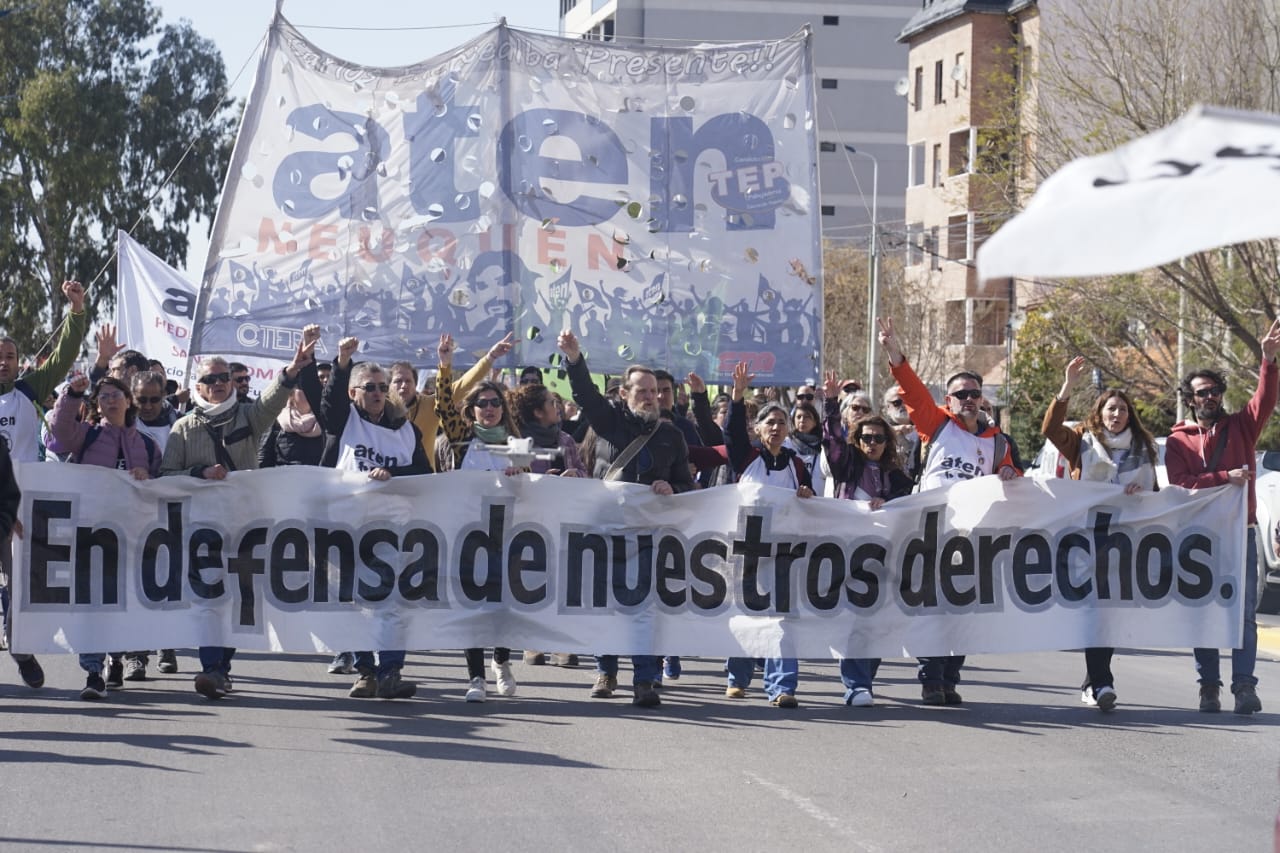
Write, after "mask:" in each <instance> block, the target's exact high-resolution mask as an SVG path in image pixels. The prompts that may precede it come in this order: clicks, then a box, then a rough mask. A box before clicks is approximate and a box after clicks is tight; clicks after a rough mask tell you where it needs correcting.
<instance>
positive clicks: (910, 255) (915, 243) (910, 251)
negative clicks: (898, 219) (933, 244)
mask: <svg viewBox="0 0 1280 853" xmlns="http://www.w3.org/2000/svg"><path fill="white" fill-rule="evenodd" d="M923 239H924V223H923V222H908V223H907V266H909V267H914V266H918V265H919V264H922V263H924V252H923V250H922V249H923V247H922V245H921V243H922V241H923Z"/></svg>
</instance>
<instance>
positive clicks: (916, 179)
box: [907, 142, 924, 187]
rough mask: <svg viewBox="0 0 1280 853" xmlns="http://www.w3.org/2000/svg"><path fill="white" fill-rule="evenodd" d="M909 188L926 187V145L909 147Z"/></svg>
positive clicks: (919, 143)
mask: <svg viewBox="0 0 1280 853" xmlns="http://www.w3.org/2000/svg"><path fill="white" fill-rule="evenodd" d="M907 186H909V187H920V186H924V143H923V142H917V143H916V144H915V145H908V146H907Z"/></svg>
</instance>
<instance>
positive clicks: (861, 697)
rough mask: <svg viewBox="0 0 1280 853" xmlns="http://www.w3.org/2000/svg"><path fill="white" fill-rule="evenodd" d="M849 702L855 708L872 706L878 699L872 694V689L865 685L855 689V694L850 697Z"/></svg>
mask: <svg viewBox="0 0 1280 853" xmlns="http://www.w3.org/2000/svg"><path fill="white" fill-rule="evenodd" d="M849 704H850V705H852V706H853V707H855V708H870V707H871V706H872V705H874V704H876V699H875V697H874V696H872V695H871V691H870V690H868V689H867V688H865V687H859V688H858V689H857V690H855V691H853V696H851V697H850V698H849Z"/></svg>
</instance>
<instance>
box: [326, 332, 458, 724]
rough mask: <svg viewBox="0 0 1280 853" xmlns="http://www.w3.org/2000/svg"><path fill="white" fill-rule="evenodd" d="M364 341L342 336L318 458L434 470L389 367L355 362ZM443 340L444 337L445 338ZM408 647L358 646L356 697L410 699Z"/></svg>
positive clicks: (344, 464) (374, 473) (339, 464)
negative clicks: (392, 394) (394, 397)
mask: <svg viewBox="0 0 1280 853" xmlns="http://www.w3.org/2000/svg"><path fill="white" fill-rule="evenodd" d="M359 345H360V342H359V340H357V339H356V338H343V339H342V340H341V341H339V342H338V357H337V358H336V359H334V364H333V374H332V376H330V378H329V382H328V384H326V385H325V387H324V395H323V397H322V402H321V406H320V420H321V423H323V424H324V430H325V436H326V442H325V448H324V456H323V458H322V459H321V462H320V464H321V465H324V466H326V467H329V468H338V469H339V470H343V471H367V472H368V474H369V479H370V480H389V479H391V478H392V477H405V476H412V475H414V474H430V473H431V465H430V463H428V462H427V454H426V452H425V451H424V450H423V449H422V436H421V435H419V434H418V428H417V427H416V426H414V425H413V423H412V422H411V421H409V420H408V419H406V418H405V416H404V412H403V411H402V410H401V409H400V408H399V407H398V406H396V405H395V404H394V403H392V402H391V401H390V400H389V399H388V398H387V395H388V392H389V391H390V390H391V386H390V384H389V383H388V381H387V373H386V371H384V370H383V369H382V367H381V366H380V365H378V364H375V363H374V362H369V361H365V362H360V363H359V364H356V365H352V363H351V356H352V354H353V353H355V351H356V349H357V347H358V346H359ZM442 345H443V341H442ZM404 654H405V653H404V650H403V649H392V650H384V651H380V652H378V659H377V666H376V667H375V665H374V656H373V652H371V651H365V652H356V653H355V667H356V671H357V672H359V673H360V677H359V679H357V680H356V683H355V684H354V685H353V686H352V688H351V691H350V692H349V693H348V695H349V696H351V697H352V698H353V699H370V698H372V697H374V696H377V697H378V698H379V699H408V698H409V697H411V696H413V694H414V693H415V692H416V691H417V685H415V684H414V683H412V682H409V681H403V680H401V678H400V670H401V669H403V668H404Z"/></svg>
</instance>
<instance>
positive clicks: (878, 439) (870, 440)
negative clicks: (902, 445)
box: [858, 432, 889, 444]
mask: <svg viewBox="0 0 1280 853" xmlns="http://www.w3.org/2000/svg"><path fill="white" fill-rule="evenodd" d="M888 440H889V436H887V435H880V434H879V433H871V432H868V433H863V434H861V435H859V436H858V441H861V442H862V443H863V444H884V443H885V442H886V441H888Z"/></svg>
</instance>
